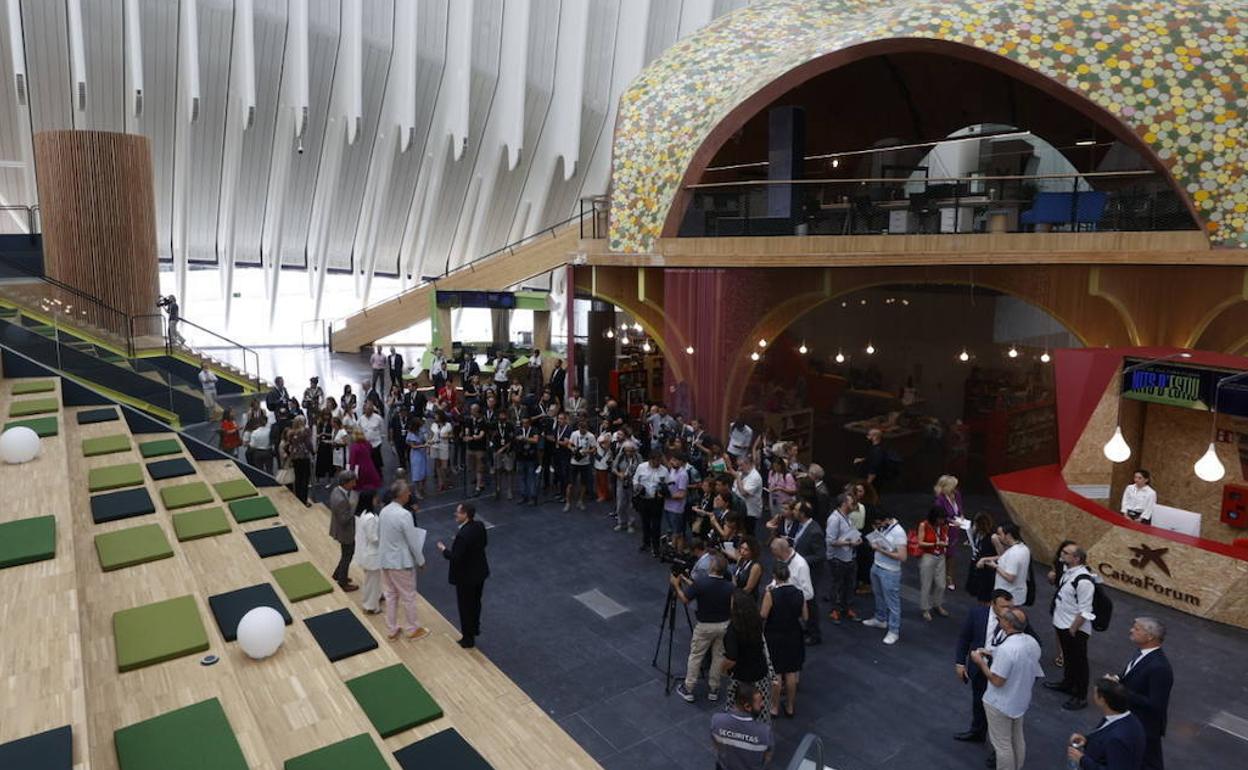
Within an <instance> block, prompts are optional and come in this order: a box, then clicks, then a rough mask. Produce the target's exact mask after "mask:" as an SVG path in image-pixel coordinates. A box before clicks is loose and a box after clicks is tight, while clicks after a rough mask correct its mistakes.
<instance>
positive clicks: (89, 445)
mask: <svg viewBox="0 0 1248 770" xmlns="http://www.w3.org/2000/svg"><path fill="white" fill-rule="evenodd" d="M128 449H130V435H129V434H127V433H115V434H113V435H111V436H100V437H99V438H84V439H83V440H82V453H83V455H85V456H86V457H95V456H96V455H106V454H112V453H113V452H125V451H126V450H128Z"/></svg>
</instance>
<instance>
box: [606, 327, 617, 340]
mask: <svg viewBox="0 0 1248 770" xmlns="http://www.w3.org/2000/svg"><path fill="white" fill-rule="evenodd" d="M607 339H609V340H613V339H615V329H607Z"/></svg>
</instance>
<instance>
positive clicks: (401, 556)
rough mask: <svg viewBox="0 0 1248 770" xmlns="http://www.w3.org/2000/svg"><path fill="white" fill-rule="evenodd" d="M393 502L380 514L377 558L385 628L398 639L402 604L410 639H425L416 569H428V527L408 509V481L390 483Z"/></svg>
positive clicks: (400, 480)
mask: <svg viewBox="0 0 1248 770" xmlns="http://www.w3.org/2000/svg"><path fill="white" fill-rule="evenodd" d="M390 497H391V500H392V502H391V503H390V504H389V505H387V506H386V507H385V508H382V509H381V513H380V514H379V516H378V520H379V522H378V537H379V541H380V542H379V544H378V558H379V561H380V565H381V570H382V572H381V584H382V593H383V594H384V596H385V597H386V628H387V629H388V630H389V637H390V638H391V639H397V638H399V633H400V632H401V631H402V630H403V629H402V628H401V627H400V626H399V618H398V616H399V605H400V604H402V605H403V615H404V617H405V618H406V620H407V638H409V639H423V638H425V637H426V636H428V635H429V629H428V628H424V627H422V626H421V625H420V621H419V620H417V618H416V571H417V570H422V571H423V570H424V568H425V554H424V549H425V530H423V529H419V528H418V527H417V526H416V524H415V522H414V521H412V512H411V511H409V510H408V509H407V505H408V503H410V502H411V500H412V490H411V487H410V486H409V485H408V483H407V482H406V481H404V480H403V479H397V480H395V482H394V483H393V484H391V485H390Z"/></svg>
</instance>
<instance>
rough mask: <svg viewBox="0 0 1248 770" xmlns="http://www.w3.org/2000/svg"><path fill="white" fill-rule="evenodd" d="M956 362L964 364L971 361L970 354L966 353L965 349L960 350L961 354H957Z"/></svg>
mask: <svg viewBox="0 0 1248 770" xmlns="http://www.w3.org/2000/svg"><path fill="white" fill-rule="evenodd" d="M958 360H959V361H961V362H962V363H966V362H967V361H970V360H971V354H970V353H967V352H966V348H962V352H961V353H959V354H958Z"/></svg>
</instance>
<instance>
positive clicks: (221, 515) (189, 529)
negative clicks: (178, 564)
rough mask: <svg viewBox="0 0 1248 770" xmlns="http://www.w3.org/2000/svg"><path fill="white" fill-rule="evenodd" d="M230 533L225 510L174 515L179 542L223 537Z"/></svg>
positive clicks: (174, 529)
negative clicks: (216, 536) (214, 536)
mask: <svg viewBox="0 0 1248 770" xmlns="http://www.w3.org/2000/svg"><path fill="white" fill-rule="evenodd" d="M229 531H230V521H229V519H227V518H226V517H225V509H224V508H220V507H218V508H200V509H199V510H196V511H183V512H182V513H175V514H173V532H174V534H175V535H177V537H178V541H179V542H184V541H187V540H197V539H199V538H201V537H212V536H213V535H223V534H225V533H226V532H229Z"/></svg>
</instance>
